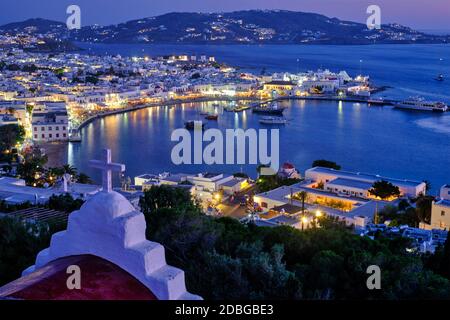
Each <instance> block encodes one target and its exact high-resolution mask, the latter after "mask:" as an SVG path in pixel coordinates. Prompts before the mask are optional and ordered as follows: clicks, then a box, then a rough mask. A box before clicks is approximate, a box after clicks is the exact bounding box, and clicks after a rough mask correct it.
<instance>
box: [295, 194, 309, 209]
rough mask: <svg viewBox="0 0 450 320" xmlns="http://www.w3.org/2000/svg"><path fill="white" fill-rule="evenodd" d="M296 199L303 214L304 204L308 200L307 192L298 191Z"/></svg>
mask: <svg viewBox="0 0 450 320" xmlns="http://www.w3.org/2000/svg"><path fill="white" fill-rule="evenodd" d="M296 196H297V197H298V199H300V201H301V202H302V212H305V202H306V200H307V199H308V192H306V191H300V192H299V193H297V195H296Z"/></svg>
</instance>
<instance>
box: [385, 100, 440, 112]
mask: <svg viewBox="0 0 450 320" xmlns="http://www.w3.org/2000/svg"><path fill="white" fill-rule="evenodd" d="M393 106H394V107H395V108H400V109H409V110H419V111H435V112H446V111H447V110H448V106H447V105H446V104H445V103H443V102H433V101H425V100H424V99H423V98H420V97H414V98H409V99H407V100H404V101H401V102H398V103H394V104H393Z"/></svg>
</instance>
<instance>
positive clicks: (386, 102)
mask: <svg viewBox="0 0 450 320" xmlns="http://www.w3.org/2000/svg"><path fill="white" fill-rule="evenodd" d="M244 100H246V101H249V100H250V101H255V102H259V103H261V102H263V101H262V100H261V99H259V98H254V97H250V98H235V97H213V98H209V97H205V98H197V99H189V100H181V99H178V100H168V101H167V102H165V103H148V104H140V105H136V106H131V107H126V108H122V109H118V110H111V111H105V112H102V113H98V114H96V115H93V116H92V117H90V118H88V119H86V120H84V121H82V122H81V123H80V124H79V125H78V126H77V127H76V128H75V129H76V130H78V131H79V130H81V129H82V128H83V127H85V126H86V125H88V124H89V123H91V122H92V121H94V120H96V119H100V118H103V117H106V116H111V115H115V114H121V113H126V112H131V111H136V110H140V109H145V108H153V107H162V106H173V105H177V104H181V103H195V102H210V101H244ZM283 100H319V101H342V102H359V103H367V104H370V103H371V100H370V98H358V97H340V96H335V95H322V96H306V97H300V96H288V97H278V98H276V99H270V100H267V101H283ZM394 102H397V101H396V100H383V102H382V103H381V101H379V102H378V103H377V104H383V105H392V104H393V103H394Z"/></svg>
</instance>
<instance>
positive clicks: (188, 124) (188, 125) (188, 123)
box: [184, 120, 205, 130]
mask: <svg viewBox="0 0 450 320" xmlns="http://www.w3.org/2000/svg"><path fill="white" fill-rule="evenodd" d="M196 123H199V124H200V125H201V129H202V130H203V129H204V128H205V124H204V123H202V122H201V121H195V120H189V121H186V122H185V123H184V127H185V128H186V129H188V130H194V129H196V128H200V126H198V127H196Z"/></svg>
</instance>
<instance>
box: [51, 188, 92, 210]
mask: <svg viewBox="0 0 450 320" xmlns="http://www.w3.org/2000/svg"><path fill="white" fill-rule="evenodd" d="M83 203H84V201H83V200H82V199H74V198H73V197H72V196H71V195H70V194H69V193H65V194H60V195H52V196H51V197H50V198H49V200H48V203H47V207H48V208H50V209H53V210H57V211H63V212H72V211H75V210H78V209H80V208H81V206H82V205H83Z"/></svg>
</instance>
